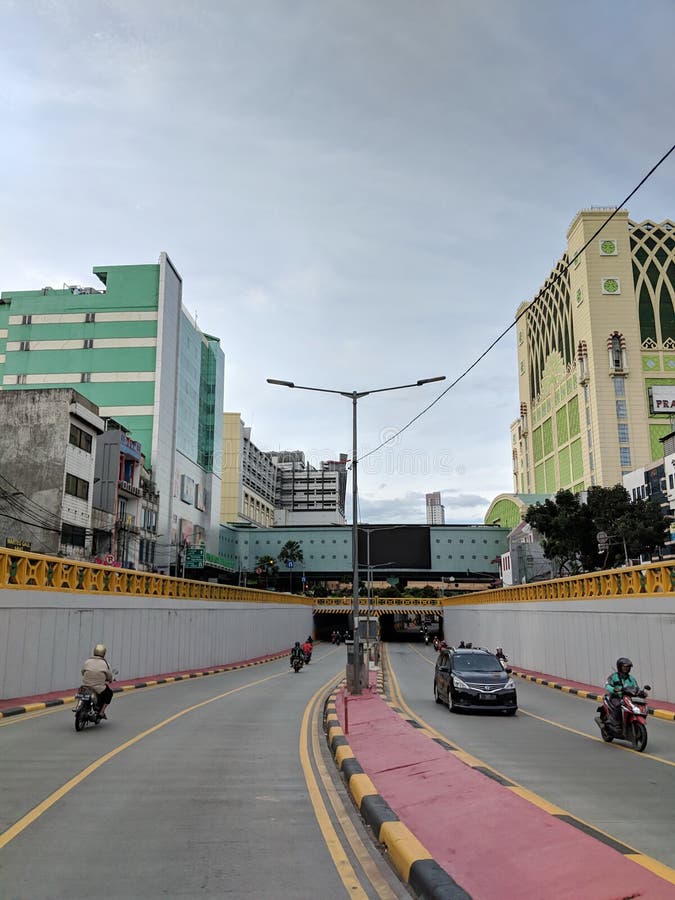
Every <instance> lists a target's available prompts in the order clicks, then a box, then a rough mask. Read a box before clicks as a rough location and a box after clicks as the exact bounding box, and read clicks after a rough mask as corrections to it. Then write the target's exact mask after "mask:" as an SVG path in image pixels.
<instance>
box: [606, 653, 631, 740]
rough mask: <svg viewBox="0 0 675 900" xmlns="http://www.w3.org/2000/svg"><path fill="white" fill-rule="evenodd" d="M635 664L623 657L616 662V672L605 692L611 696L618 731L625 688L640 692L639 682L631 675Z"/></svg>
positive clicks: (608, 681)
mask: <svg viewBox="0 0 675 900" xmlns="http://www.w3.org/2000/svg"><path fill="white" fill-rule="evenodd" d="M632 668H633V663H632V662H631V661H630V660H629V659H628V658H627V657H626V656H622V657H620V658H619V659H617V661H616V672H613V673H612V674H611V675H610V676H609V678H608V679H607V684H606V685H605V690H606V691H607V693H608V694H609V696H610V700H609V702H610V705H611V707H612V712H613V713H614V721H613V723H612V724H613V725H614V727H615V728H616V729H617V730H619V731H620V730H621V727H622V723H621V698H622V697H623V691H624V688H629V689H631V690H634V691H637V690H639V686H638V683H637V681H636V680H635V679H634V678H633V676H632V675H631V674H630V670H631V669H632Z"/></svg>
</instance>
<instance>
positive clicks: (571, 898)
mask: <svg viewBox="0 0 675 900" xmlns="http://www.w3.org/2000/svg"><path fill="white" fill-rule="evenodd" d="M373 674H374V673H371V678H372V676H373ZM374 687H375V685H374V684H372V685H371V689H370V690H367V691H366V692H365V693H364V694H362V695H360V696H356V697H354V696H349V697H348V718H349V721H348V733H347V734H345V735H344V737H343V738H340V736H339V734H338V733H336V732H340V729H339V728H337V729H336V728H331V729H330V731H329V741H330V742H331V747H332V749H333V753H334V756H335V758H336V762H337V763H338V765H339V766H340V767H341V768H342V770H343V773H344V774H345V777H346V779H347V781H348V784H349V789H350V792H351V793H352V796H353V797H354V799H355V800H356V803H357V806H359V808H360V809H361V810H362V813H363V810H364V807H365V806H366V805H368V808H369V809H371V810H372V809H373V808H375V807H377V804H378V797H380V798H382V799H381V803H380V805H381V806H384V807H385V808H386V807H390V812H391V811H392V810H393V812H394V814H395V817H398V819H400V822H401V823H403V826H405V827H406V828H407V829H409V831H410V832H412V835H414V837H415V838H417V840H418V841H419V842H421V848H419V849H417V850H416V851H411V852H412V853H413V854H415V853H416V856H415V855H413V856H412V858H413V859H415V858H416V859H417V860H422V861H424V860H425V859H426V860H428V858H429V857H432V858H433V860H434V861H435V862H436V863H438V864H439V866H440V867H442V869H444V870H445V872H447V873H448V874H449V875H450V876H451V878H452V879H453V880H454V882H455V883H456V885H459V886H461V888H458V890H459V891H460V893H457V894H456V893H453V892H452V891H451V892H448V893H424V891H422V892H421V896H424V897H437V898H440V897H445V896H448V897H450V896H467V895H468V896H470V897H471V898H473V900H516V898H517V900H542V898H546V900H578V898H584V900H618V898H628V897H640V898H641V900H667V898H670V900H673V898H675V872H674V871H673V870H670V869H668V868H667V867H665V866H661V864H659V863H658V862H656V861H654V860H651V859H650V858H649V857H645V856H643V855H641V854H639V853H638V852H637V851H635V850H633V848H630V847H627V846H624V845H621V844H619V843H617V842H615V841H613V840H612V839H610V838H608V837H607V836H604V835H602V834H601V833H600V832H596V836H591V835H590V834H587V833H585V832H584V831H582V830H580V827H581V825H582V823H578V822H577V821H576V820H575V819H574V818H573V817H571V816H569V815H568V814H567V813H566V812H565V810H562V809H560V808H558V807H556V806H554V805H553V804H549V803H547V802H546V801H542V800H541V799H540V798H537V800H538V802H539V804H540V805H539V806H537V805H534V802H530V801H529V800H526V799H524V796H525V795H528V794H529V792H528V791H526V790H525V789H523V788H520V787H519V786H517V785H514V784H512V783H510V782H508V781H505V780H504V779H502V782H503V783H498V781H497V780H494V777H486V775H488V776H490V775H492V773H490V772H489V771H488V770H486V769H483V770H482V771H481V770H480V769H478V768H472V767H471V765H467V764H466V763H465V762H462V761H461V759H460V758H458V756H457V755H455V753H453V752H452V751H453V750H456V749H457V748H454V747H453V746H452V745H451V744H450V743H446V742H445V741H440V740H436V739H432V738H430V737H429V736H427V735H426V734H424V733H422V732H421V731H420V730H419V729H418V728H415V727H413V726H412V725H410V724H409V723H408V722H407V721H406V720H405V719H404V718H403V717H402V716H401V715H399V714H398V713H396V712H395V711H394V710H393V709H392V708H391V706H389V704H388V703H387V702H386V701H385V700H384V699H383V697H381V696H380V695H378V694H377V693H376V692H375V690H374ZM335 709H336V720H337V722H339V723H340V726H341V728H342V730H343V731H344V726H345V692H344V688H342V689H341V690H340V691H338V693H337V694H336V695H335ZM330 721H331V720H330V714H329V719H328V724H329V725H330ZM351 754H353V756H354V757H355V759H350V755H351ZM360 771H362V772H363V773H365V774H359V772H360ZM364 779H369V780H370V782H372V786H371V787H368V784H369V782H368V781H367V780H366V781H364ZM373 794H376V795H377V796H373ZM533 796H534V795H530V797H533ZM366 801H367V803H366ZM389 820H391V816H389ZM377 821H378V828H377V830H376V829H374V830H375V831H376V833H375V836H376V837H379V839H380V840H381V841H383V843H385V844H386V845H387V849H388V850H389V852H390V856H391V857H392V862H394V864H395V865H396V867H397V869H399V874H402V873H403V878H404V880H406V881H408V880H410V879H409V877H406V875H405V873H406V872H408V873H409V872H410V870H411V866H410V861H411V857H410V853H408V859H407V860H406V861H405V864H404V866H402V867H400V866H399V865H397V858H398V857H397V855H396V848H395V847H394V846H390V843H391V842H390V840H389V837H388V834H387V833H386V831H385V829H386V826H387V824H391V821H389V822H387V814H386V813H385V814H384V815H383V814H382V813H380V817H379V818H378V820H377ZM380 821H382V822H384V824H382V826H381V829H382V830H380V829H379V822H380ZM370 824H371V825H372V824H373V822H372V815H371V821H370ZM574 825H576V826H577V827H572V826H574ZM378 831H379V833H378ZM591 831H592V832H593V831H594V829H591ZM598 838H599V839H598ZM601 841H604V843H602V842H601ZM425 851H428V852H426V857H425ZM404 855H405V854H404ZM429 861H430V860H429ZM650 869H651V871H650ZM657 871H658V872H660V874H661V875H662V877H659V875H658V874H656V872H657ZM410 883H411V885H412V881H411V880H410ZM462 889H463V891H465V892H466V894H464V893H463V891H462ZM452 890H453V891H454V889H452Z"/></svg>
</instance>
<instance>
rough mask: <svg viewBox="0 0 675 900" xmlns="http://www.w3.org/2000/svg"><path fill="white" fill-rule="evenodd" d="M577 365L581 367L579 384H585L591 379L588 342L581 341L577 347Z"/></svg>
mask: <svg viewBox="0 0 675 900" xmlns="http://www.w3.org/2000/svg"><path fill="white" fill-rule="evenodd" d="M577 365H578V366H579V384H584V382H586V381H588V379H589V370H588V347H587V346H586V341H579V343H578V345H577Z"/></svg>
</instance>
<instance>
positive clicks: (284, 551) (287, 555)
mask: <svg viewBox="0 0 675 900" xmlns="http://www.w3.org/2000/svg"><path fill="white" fill-rule="evenodd" d="M279 560H280V562H282V563H283V564H284V565H287V563H288V562H292V563H293V565H295V563H297V562H304V561H305V556H304V554H303V552H302V546H301V544H300V543H299V541H286V543H285V544H284V546H283V547H282V548H281V550H280V551H279Z"/></svg>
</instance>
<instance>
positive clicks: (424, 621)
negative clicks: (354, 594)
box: [313, 609, 443, 642]
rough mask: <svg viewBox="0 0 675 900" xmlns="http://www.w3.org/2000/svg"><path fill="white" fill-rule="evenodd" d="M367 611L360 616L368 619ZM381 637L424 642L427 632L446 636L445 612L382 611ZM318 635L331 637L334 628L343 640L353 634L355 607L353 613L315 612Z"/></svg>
mask: <svg viewBox="0 0 675 900" xmlns="http://www.w3.org/2000/svg"><path fill="white" fill-rule="evenodd" d="M366 615H367V610H365V609H361V610H360V616H361V618H365V616H366ZM377 618H378V620H379V637H380V640H381V641H408V642H411V641H412V642H415V641H417V642H423V641H424V635H425V632H426V633H427V634H428V635H429V638H430V640H433V638H434V637H435V635H438V636H439V638H441V639H442V638H443V615H442V613H436V612H433V613H429V612H378V615H377ZM313 628H314V636H315V637H316V639H317V640H319V641H329V642H330V640H331V637H332V634H333V632H334V631H337V632H339V634H340V637H341V640H344V639H345V636H346V635H347V636H348V637H350V638H351V637H352V634H351V610H350V611H349V612H344V613H343V612H330V613H329V612H315V613H314V621H313Z"/></svg>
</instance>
